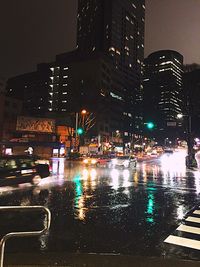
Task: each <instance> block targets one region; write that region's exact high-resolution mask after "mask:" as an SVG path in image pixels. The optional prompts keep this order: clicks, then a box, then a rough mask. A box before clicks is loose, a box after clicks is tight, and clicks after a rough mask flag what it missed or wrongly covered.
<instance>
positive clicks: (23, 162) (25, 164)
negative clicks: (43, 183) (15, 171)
mask: <svg viewBox="0 0 200 267" xmlns="http://www.w3.org/2000/svg"><path fill="white" fill-rule="evenodd" d="M19 165H20V167H21V168H32V167H34V166H35V163H34V161H33V160H31V159H19Z"/></svg>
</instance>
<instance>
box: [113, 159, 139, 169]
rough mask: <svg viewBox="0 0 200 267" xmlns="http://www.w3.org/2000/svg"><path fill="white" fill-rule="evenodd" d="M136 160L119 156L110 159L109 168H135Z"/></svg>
mask: <svg viewBox="0 0 200 267" xmlns="http://www.w3.org/2000/svg"><path fill="white" fill-rule="evenodd" d="M136 166H137V159H136V157H135V156H119V157H116V158H114V159H111V162H110V167H111V168H115V167H123V168H136Z"/></svg>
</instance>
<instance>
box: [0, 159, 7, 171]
mask: <svg viewBox="0 0 200 267" xmlns="http://www.w3.org/2000/svg"><path fill="white" fill-rule="evenodd" d="M5 166H6V160H5V159H1V160H0V169H3V168H5Z"/></svg>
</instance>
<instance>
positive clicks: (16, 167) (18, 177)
mask: <svg viewBox="0 0 200 267" xmlns="http://www.w3.org/2000/svg"><path fill="white" fill-rule="evenodd" d="M49 174H50V172H49V165H48V164H37V163H36V160H35V159H34V158H33V157H30V156H1V157H0V186H3V185H15V184H20V183H32V184H34V185H37V184H38V183H39V182H40V181H41V179H42V178H45V177H48V176H49Z"/></svg>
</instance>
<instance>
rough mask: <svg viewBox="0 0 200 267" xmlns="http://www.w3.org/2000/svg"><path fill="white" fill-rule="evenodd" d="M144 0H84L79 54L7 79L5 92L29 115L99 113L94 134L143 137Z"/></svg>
mask: <svg viewBox="0 0 200 267" xmlns="http://www.w3.org/2000/svg"><path fill="white" fill-rule="evenodd" d="M144 4H145V1H144V0H142V1H141V0H132V1H130V0H123V1H118V0H115V1H111V0H88V1H85V0H82V1H79V6H78V16H77V17H78V28H77V50H75V51H72V52H68V53H63V54H60V55H57V56H56V60H55V61H54V62H52V63H48V64H39V65H38V66H37V70H36V72H33V73H27V74H24V75H20V76H17V77H14V78H12V79H9V81H8V84H7V92H8V95H10V96H17V97H18V98H20V99H22V100H23V103H24V104H23V113H24V114H25V115H29V116H42V117H43V116H47V117H53V116H54V117H58V116H65V115H66V113H70V112H79V111H80V110H81V109H82V108H84V109H87V110H88V111H89V112H93V113H95V116H96V121H97V124H96V129H95V130H96V133H97V134H98V133H99V132H102V133H104V134H107V135H110V136H111V135H112V133H113V132H116V130H119V131H120V133H121V134H123V136H125V138H126V139H127V140H129V141H130V139H131V137H132V134H133V133H141V125H142V110H141V107H142V97H143V88H142V83H141V80H142V66H143V55H144V17H145V5H144Z"/></svg>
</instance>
